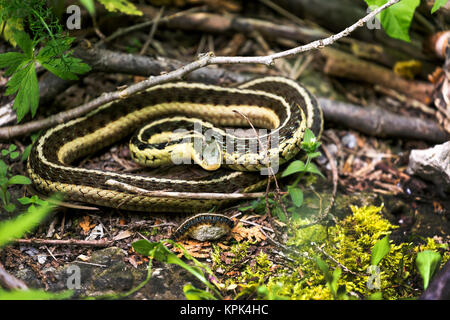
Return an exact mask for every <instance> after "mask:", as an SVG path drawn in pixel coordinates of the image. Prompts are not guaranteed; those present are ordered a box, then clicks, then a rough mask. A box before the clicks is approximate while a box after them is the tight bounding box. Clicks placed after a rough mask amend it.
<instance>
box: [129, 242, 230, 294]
mask: <svg viewBox="0 0 450 320" xmlns="http://www.w3.org/2000/svg"><path fill="white" fill-rule="evenodd" d="M166 243H168V244H171V245H172V246H173V247H176V248H178V249H180V250H181V251H182V252H183V255H184V256H185V257H186V258H187V259H188V260H190V261H192V262H193V263H194V266H191V265H189V264H187V263H186V262H184V261H183V260H181V259H180V258H178V257H177V255H176V254H174V253H173V252H172V251H170V250H169V249H168V248H167V247H166V246H165V244H166ZM133 249H134V250H135V251H136V252H137V253H140V254H142V255H144V256H148V257H149V258H150V262H149V263H151V262H152V260H153V259H156V260H157V261H160V262H164V263H170V264H176V265H178V266H180V267H182V268H183V269H185V270H186V271H188V272H189V273H191V274H192V275H194V276H195V277H196V278H197V279H198V280H200V282H201V283H203V284H204V285H205V286H206V287H207V288H208V289H209V290H210V291H211V292H208V291H205V290H202V289H198V288H195V287H194V286H193V285H191V284H186V285H185V286H184V289H183V291H184V293H185V295H186V298H187V299H190V300H202V299H207V300H216V299H223V297H222V295H221V294H220V291H219V290H218V289H217V288H216V286H215V285H214V284H212V283H211V282H210V281H209V280H208V279H207V277H206V275H205V273H204V271H205V272H206V273H207V274H208V275H210V276H211V277H213V275H214V274H213V272H212V271H211V270H210V269H209V268H208V267H207V266H206V265H204V264H203V263H201V262H199V261H198V260H197V259H195V258H194V257H192V256H191V255H190V254H189V253H188V252H187V251H186V249H184V248H183V246H181V245H179V244H177V243H175V242H174V241H172V240H162V241H160V242H149V241H147V240H138V241H136V242H134V243H133ZM149 268H150V265H149ZM203 270H204V271H203Z"/></svg>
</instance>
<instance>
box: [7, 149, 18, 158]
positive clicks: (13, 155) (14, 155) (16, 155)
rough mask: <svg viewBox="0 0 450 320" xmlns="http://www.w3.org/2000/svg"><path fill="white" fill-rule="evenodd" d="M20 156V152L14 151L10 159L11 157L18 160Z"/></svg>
mask: <svg viewBox="0 0 450 320" xmlns="http://www.w3.org/2000/svg"><path fill="white" fill-rule="evenodd" d="M19 155H20V153H19V152H17V151H14V152H11V153H10V154H9V157H10V158H11V159H15V158H17V157H18V156H19Z"/></svg>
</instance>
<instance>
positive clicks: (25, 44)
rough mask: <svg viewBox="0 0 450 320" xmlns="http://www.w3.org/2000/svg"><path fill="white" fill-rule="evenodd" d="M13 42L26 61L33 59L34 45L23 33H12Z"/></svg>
mask: <svg viewBox="0 0 450 320" xmlns="http://www.w3.org/2000/svg"><path fill="white" fill-rule="evenodd" d="M14 40H16V43H17V45H18V46H19V47H20V49H22V51H23V52H24V53H25V55H26V56H27V58H28V59H32V58H33V50H34V45H33V41H32V40H31V39H30V37H29V36H28V34H27V33H26V32H24V31H20V30H17V31H15V32H14Z"/></svg>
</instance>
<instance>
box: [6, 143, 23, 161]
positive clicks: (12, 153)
mask: <svg viewBox="0 0 450 320" xmlns="http://www.w3.org/2000/svg"><path fill="white" fill-rule="evenodd" d="M16 150H17V146H16V145H15V144H13V143H11V144H10V145H9V147H8V149H3V150H2V156H3V157H6V156H8V155H9V158H10V159H11V160H14V159H16V158H17V157H18V156H19V155H20V153H19V151H16Z"/></svg>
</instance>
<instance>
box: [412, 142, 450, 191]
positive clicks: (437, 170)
mask: <svg viewBox="0 0 450 320" xmlns="http://www.w3.org/2000/svg"><path fill="white" fill-rule="evenodd" d="M407 173H408V174H414V175H417V176H419V177H421V178H423V179H425V180H428V181H431V182H433V183H434V184H435V185H436V186H437V187H438V188H439V191H443V192H449V191H450V141H448V142H446V143H443V144H439V145H436V146H434V147H433V148H430V149H425V150H412V151H411V155H410V156H409V165H408V169H407Z"/></svg>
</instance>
